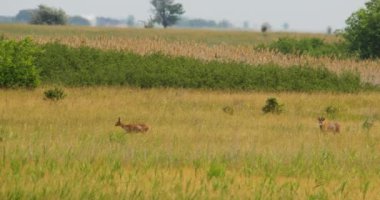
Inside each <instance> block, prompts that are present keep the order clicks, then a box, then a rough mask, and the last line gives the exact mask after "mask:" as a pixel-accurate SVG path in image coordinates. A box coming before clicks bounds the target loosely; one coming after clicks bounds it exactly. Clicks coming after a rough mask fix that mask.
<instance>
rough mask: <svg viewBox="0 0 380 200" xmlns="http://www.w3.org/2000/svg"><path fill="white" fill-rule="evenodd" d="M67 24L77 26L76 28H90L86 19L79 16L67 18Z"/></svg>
mask: <svg viewBox="0 0 380 200" xmlns="http://www.w3.org/2000/svg"><path fill="white" fill-rule="evenodd" d="M68 23H69V24H70V25H78V26H90V25H91V23H90V21H89V20H88V19H86V18H84V17H81V16H72V17H69V18H68Z"/></svg>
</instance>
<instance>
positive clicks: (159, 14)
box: [151, 0, 185, 28]
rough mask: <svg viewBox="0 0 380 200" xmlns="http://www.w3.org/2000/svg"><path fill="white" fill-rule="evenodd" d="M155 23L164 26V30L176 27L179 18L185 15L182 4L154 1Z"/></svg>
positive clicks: (172, 1)
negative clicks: (172, 26)
mask: <svg viewBox="0 0 380 200" xmlns="http://www.w3.org/2000/svg"><path fill="white" fill-rule="evenodd" d="M151 4H152V5H153V7H154V9H153V13H154V18H153V19H154V22H156V23H159V24H162V26H164V28H166V27H168V26H171V25H174V24H175V23H176V22H177V21H178V20H179V16H180V15H182V14H183V13H185V11H184V10H183V7H182V4H179V3H174V0H152V1H151Z"/></svg>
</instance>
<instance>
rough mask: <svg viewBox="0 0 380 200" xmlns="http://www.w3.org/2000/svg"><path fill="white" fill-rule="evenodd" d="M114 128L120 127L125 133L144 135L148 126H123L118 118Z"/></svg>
mask: <svg viewBox="0 0 380 200" xmlns="http://www.w3.org/2000/svg"><path fill="white" fill-rule="evenodd" d="M115 126H120V127H121V128H122V129H124V130H125V132H127V133H145V132H147V131H148V130H149V126H148V125H146V124H124V123H122V122H121V120H120V117H119V119H118V120H117V122H116V123H115Z"/></svg>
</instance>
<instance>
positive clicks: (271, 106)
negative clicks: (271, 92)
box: [262, 98, 284, 114]
mask: <svg viewBox="0 0 380 200" xmlns="http://www.w3.org/2000/svg"><path fill="white" fill-rule="evenodd" d="M283 108H284V105H283V104H279V103H278V102H277V99H276V98H268V99H267V101H266V105H265V106H264V107H263V108H262V110H263V112H264V113H265V114H266V113H273V114H281V113H282V112H283Z"/></svg>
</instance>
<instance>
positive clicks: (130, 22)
mask: <svg viewBox="0 0 380 200" xmlns="http://www.w3.org/2000/svg"><path fill="white" fill-rule="evenodd" d="M135 21H136V20H135V17H134V16H133V15H129V16H128V18H127V21H126V23H127V25H128V26H134V25H135V23H136V22H135Z"/></svg>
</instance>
